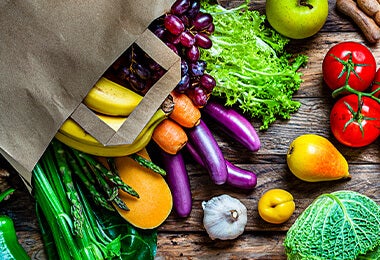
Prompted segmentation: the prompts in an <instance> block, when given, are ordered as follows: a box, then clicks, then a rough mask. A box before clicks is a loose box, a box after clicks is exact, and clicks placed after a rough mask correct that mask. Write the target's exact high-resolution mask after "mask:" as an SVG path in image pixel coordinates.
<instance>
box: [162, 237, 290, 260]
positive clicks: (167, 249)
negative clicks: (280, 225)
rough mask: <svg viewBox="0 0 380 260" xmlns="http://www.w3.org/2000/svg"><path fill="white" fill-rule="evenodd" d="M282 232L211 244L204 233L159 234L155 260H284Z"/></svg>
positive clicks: (212, 242)
mask: <svg viewBox="0 0 380 260" xmlns="http://www.w3.org/2000/svg"><path fill="white" fill-rule="evenodd" d="M284 234H285V233H280V232H278V233H273V232H262V233H261V232H252V233H247V234H244V235H242V236H241V237H239V239H237V240H233V241H212V240H211V239H210V238H208V236H207V235H205V234H203V233H186V234H179V235H174V234H170V233H165V232H161V233H159V235H158V250H157V257H156V259H157V260H161V259H168V260H169V259H176V260H177V259H207V260H214V259H215V260H220V259H236V260H237V259H239V260H245V259H263V260H264V259H271V260H281V259H286V256H285V250H284V247H283V245H282V243H283V239H284Z"/></svg>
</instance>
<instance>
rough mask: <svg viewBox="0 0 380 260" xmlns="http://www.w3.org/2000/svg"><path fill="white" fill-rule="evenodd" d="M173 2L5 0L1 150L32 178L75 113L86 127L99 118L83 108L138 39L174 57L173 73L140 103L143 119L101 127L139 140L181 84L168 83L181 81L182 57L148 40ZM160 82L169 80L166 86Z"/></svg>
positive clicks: (0, 0)
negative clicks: (117, 127)
mask: <svg viewBox="0 0 380 260" xmlns="http://www.w3.org/2000/svg"><path fill="white" fill-rule="evenodd" d="M173 3H174V0H155V1H151V0H98V1H88V0H83V1H69V0H61V1H48V0H33V1H30V0H14V1H6V0H0V35H1V37H0V90H1V95H0V108H1V113H0V120H1V126H0V133H1V134H0V148H1V149H0V152H1V154H2V155H3V156H4V157H5V158H6V159H8V161H9V162H10V163H11V164H12V165H13V166H14V167H15V168H16V170H17V171H18V172H19V173H20V174H21V176H22V177H23V178H24V179H25V181H26V183H27V184H30V180H31V171H32V169H33V167H34V165H35V164H36V163H37V161H38V160H39V158H40V157H41V155H42V154H43V152H44V151H45V149H46V147H47V146H48V144H49V143H50V141H51V140H52V138H53V137H54V135H55V133H56V132H57V131H58V129H59V127H60V126H61V125H62V123H63V122H64V121H65V120H66V119H67V118H68V117H70V116H71V117H75V118H76V120H79V121H80V122H81V125H82V126H83V127H84V128H85V129H86V130H87V128H86V127H87V126H91V125H94V122H93V121H91V116H89V117H88V118H87V115H88V114H89V113H87V112H88V111H87V112H83V110H82V109H81V107H82V106H81V102H82V100H83V98H84V97H85V96H86V94H87V93H88V91H89V90H90V89H91V87H92V86H93V85H94V84H95V82H96V81H97V80H98V79H99V77H100V76H101V75H102V74H103V73H104V71H105V70H106V69H107V68H108V67H109V66H110V65H111V64H112V63H113V62H114V61H115V60H116V59H117V58H118V57H119V56H120V54H121V53H123V52H124V51H125V50H126V49H127V48H128V47H129V46H130V45H131V44H132V43H134V42H137V43H138V44H139V45H141V46H143V47H144V50H145V49H146V50H147V52H150V54H151V55H153V56H155V55H158V56H157V57H156V58H157V59H161V60H167V62H166V64H165V66H166V68H167V69H168V72H169V71H171V73H169V75H166V77H165V78H163V80H162V82H158V85H157V86H155V88H154V90H153V89H152V92H151V93H147V95H146V96H145V97H144V99H145V98H146V101H142V102H141V104H140V105H141V107H140V105H139V106H138V108H136V111H133V113H132V114H131V119H133V120H135V121H136V125H134V126H133V127H132V128H129V130H128V127H126V128H125V129H126V130H125V129H124V128H123V129H124V130H123V131H121V132H117V133H112V132H111V133H110V132H109V131H107V130H106V131H105V132H103V131H100V133H98V134H99V135H102V133H104V136H100V137H99V138H100V139H102V140H103V141H104V143H118V142H131V140H132V139H133V136H134V135H137V134H138V133H135V132H136V131H138V129H137V128H138V127H136V126H137V125H140V126H141V125H143V124H144V122H147V120H149V118H146V117H149V113H151V112H152V111H154V110H156V109H157V108H158V106H159V105H158V106H157V107H154V106H155V105H156V104H157V103H160V102H159V101H160V100H159V99H160V98H162V100H163V99H164V98H165V97H166V96H167V94H168V91H169V89H172V88H174V86H173V85H172V86H170V85H169V86H168V85H167V84H169V83H171V84H176V83H175V81H176V80H178V81H179V77H180V75H178V74H179V73H180V70H179V63H178V59H179V57H177V56H176V55H173V54H172V53H170V52H168V51H167V47H166V46H165V45H164V44H163V43H161V42H160V41H157V39H155V41H153V43H154V44H150V43H152V42H147V39H152V38H149V37H152V35H151V34H150V33H149V32H148V31H146V28H147V27H148V25H149V24H150V23H151V22H152V21H153V20H154V19H156V18H157V17H159V16H161V15H163V14H164V13H165V12H166V11H168V10H169V8H170V6H171V5H172V4H173ZM144 39H145V40H144ZM158 48H163V49H164V51H163V53H164V54H159V53H160V52H159V51H157V49H158ZM165 48H166V49H165ZM152 49H153V50H152ZM165 50H166V51H165ZM157 53H158V54H157ZM162 55H164V57H161V56H162ZM166 55H169V56H166ZM172 81H173V82H172ZM178 81H177V83H178ZM160 83H161V86H164V87H165V88H164V89H162V91H161V89H160V88H158V87H159V86H160ZM144 99H143V100H144ZM152 100H155V101H156V103H151V102H152ZM149 104H152V106H149ZM142 112H144V113H143V114H142V115H143V116H140V113H142ZM83 113H84V114H83ZM151 114H153V113H151ZM81 115H82V116H81ZM81 118H82V119H81ZM89 118H90V119H89ZM127 121H130V122H131V121H132V120H127ZM89 128H91V127H89ZM133 128H134V129H133ZM132 129H133V130H132ZM136 129H137V130H136ZM129 131H133V133H132V132H129Z"/></svg>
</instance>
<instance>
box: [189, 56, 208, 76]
mask: <svg viewBox="0 0 380 260" xmlns="http://www.w3.org/2000/svg"><path fill="white" fill-rule="evenodd" d="M189 69H190V74H191V75H192V76H195V77H200V76H202V75H203V74H204V72H205V70H206V62H205V61H203V60H197V61H195V62H192V63H190V64H189Z"/></svg>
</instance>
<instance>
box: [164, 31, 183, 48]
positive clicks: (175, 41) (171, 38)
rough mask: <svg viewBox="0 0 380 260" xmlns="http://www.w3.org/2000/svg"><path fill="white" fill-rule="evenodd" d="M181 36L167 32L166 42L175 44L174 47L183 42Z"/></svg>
mask: <svg viewBox="0 0 380 260" xmlns="http://www.w3.org/2000/svg"><path fill="white" fill-rule="evenodd" d="M181 35H182V33H181V34H178V35H174V34H172V33H170V32H169V31H166V34H165V36H164V37H165V38H164V40H166V41H167V42H170V43H173V44H174V45H177V44H178V43H180V42H181Z"/></svg>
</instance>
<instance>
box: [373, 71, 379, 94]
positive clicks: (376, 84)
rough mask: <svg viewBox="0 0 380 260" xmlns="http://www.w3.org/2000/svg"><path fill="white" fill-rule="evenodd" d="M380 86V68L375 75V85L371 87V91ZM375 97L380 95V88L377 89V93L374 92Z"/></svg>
mask: <svg viewBox="0 0 380 260" xmlns="http://www.w3.org/2000/svg"><path fill="white" fill-rule="evenodd" d="M378 88H380V69H378V70H377V72H376V75H375V79H374V81H373V85H372V88H371V92H373V91H375V89H378ZM374 96H375V97H380V90H379V91H377V92H376V93H375V94H374Z"/></svg>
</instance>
